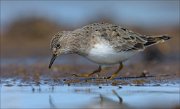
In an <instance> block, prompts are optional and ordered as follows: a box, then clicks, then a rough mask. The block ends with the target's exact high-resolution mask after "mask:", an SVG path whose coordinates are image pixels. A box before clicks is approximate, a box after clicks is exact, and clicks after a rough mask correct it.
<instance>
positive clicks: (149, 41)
mask: <svg viewBox="0 0 180 109" xmlns="http://www.w3.org/2000/svg"><path fill="white" fill-rule="evenodd" d="M142 38H143V39H144V40H146V41H147V42H146V43H144V46H145V47H148V46H151V45H154V44H157V43H161V42H165V41H166V40H169V39H170V38H171V37H170V36H168V35H157V36H142Z"/></svg>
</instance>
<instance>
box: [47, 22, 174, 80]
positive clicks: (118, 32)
mask: <svg viewBox="0 0 180 109" xmlns="http://www.w3.org/2000/svg"><path fill="white" fill-rule="evenodd" d="M169 38H170V37H168V36H162V35H159V36H144V35H141V34H139V33H135V32H133V31H130V30H128V29H126V28H123V27H121V26H117V25H114V24H108V23H94V24H90V25H87V26H84V27H82V28H79V29H76V30H74V31H62V32H59V33H57V34H55V36H54V37H53V39H52V41H51V50H52V54H53V56H52V58H51V61H50V64H49V68H51V66H52V64H53V62H54V60H55V59H56V57H57V56H58V55H61V54H69V53H76V54H79V55H81V56H84V57H86V58H88V59H89V60H91V61H93V62H95V63H97V64H99V68H98V69H97V70H95V71H94V72H92V73H89V74H81V75H77V74H74V75H75V76H80V77H89V76H91V75H93V74H95V73H98V72H100V71H101V65H110V64H117V63H119V68H118V69H117V71H116V72H115V73H114V74H113V75H112V76H110V77H109V79H113V78H115V77H116V76H117V74H118V72H119V71H120V70H121V69H122V68H123V64H122V62H123V61H125V60H127V59H128V58H129V57H131V56H133V55H134V54H136V53H137V52H139V51H142V50H144V48H146V47H148V46H150V45H153V44H156V43H158V42H164V41H165V40H168V39H169Z"/></svg>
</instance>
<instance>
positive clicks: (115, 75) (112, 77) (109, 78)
mask: <svg viewBox="0 0 180 109" xmlns="http://www.w3.org/2000/svg"><path fill="white" fill-rule="evenodd" d="M115 77H117V74H113V75H111V76H109V77H106V78H105V79H108V80H113V79H114V78H115Z"/></svg>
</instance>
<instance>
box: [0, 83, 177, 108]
mask: <svg viewBox="0 0 180 109" xmlns="http://www.w3.org/2000/svg"><path fill="white" fill-rule="evenodd" d="M112 90H114V91H116V92H117V93H118V95H119V96H120V97H121V98H122V99H123V105H124V104H126V106H128V107H136V108H143V107H144V108H145V107H153V106H157V107H162V108H163V107H166V108H171V107H173V106H176V105H180V104H179V102H180V98H179V96H180V93H179V91H180V88H179V87H178V86H122V88H119V87H118V86H101V87H99V86H95V85H89V86H67V85H62V86H49V85H47V86H46V85H42V86H22V87H19V86H12V87H7V86H4V85H1V108H62V109H64V108H85V107H86V108H87V107H88V108H89V107H90V108H103V106H102V103H100V102H103V103H104V104H108V106H111V105H109V104H113V105H112V107H110V108H113V106H116V105H120V103H119V99H118V97H117V96H116V95H114V94H113V93H112ZM100 95H101V96H102V97H104V98H103V101H102V99H101V98H100ZM105 106H106V105H105Z"/></svg>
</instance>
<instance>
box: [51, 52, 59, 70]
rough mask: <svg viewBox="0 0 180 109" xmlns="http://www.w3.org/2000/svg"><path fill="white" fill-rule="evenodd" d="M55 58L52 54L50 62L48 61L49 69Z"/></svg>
mask: <svg viewBox="0 0 180 109" xmlns="http://www.w3.org/2000/svg"><path fill="white" fill-rule="evenodd" d="M56 57H57V54H53V55H52V58H51V61H50V63H49V69H50V68H51V66H52V64H53V62H54V60H55V59H56Z"/></svg>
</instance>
